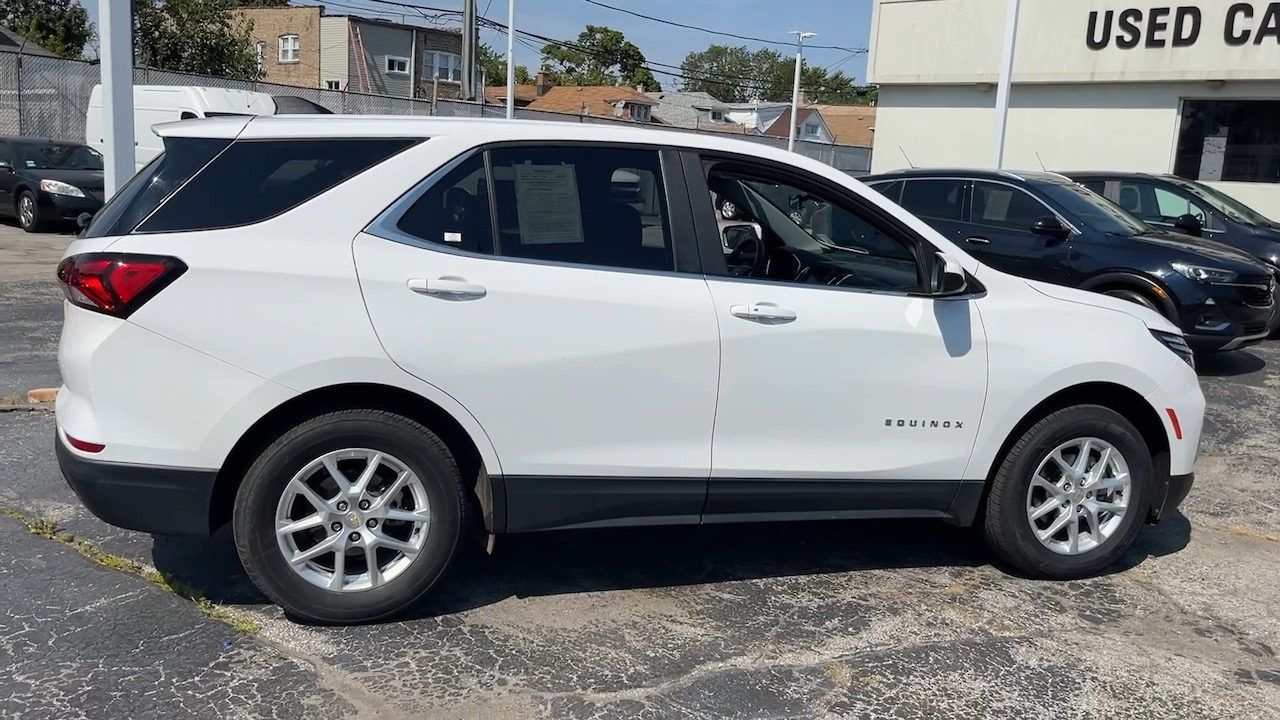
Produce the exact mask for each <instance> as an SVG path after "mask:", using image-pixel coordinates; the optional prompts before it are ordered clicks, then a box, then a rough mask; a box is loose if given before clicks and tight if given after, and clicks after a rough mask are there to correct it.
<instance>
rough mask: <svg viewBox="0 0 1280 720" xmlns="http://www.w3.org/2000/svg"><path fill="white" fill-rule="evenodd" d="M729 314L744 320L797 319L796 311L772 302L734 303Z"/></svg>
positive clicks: (787, 320) (783, 320) (784, 320)
mask: <svg viewBox="0 0 1280 720" xmlns="http://www.w3.org/2000/svg"><path fill="white" fill-rule="evenodd" d="M729 314H730V315H732V316H734V317H739V318H742V319H744V320H772V321H775V322H790V321H792V320H795V319H796V311H795V310H788V309H786V308H783V307H778V306H777V305H773V304H770V303H752V304H751V305H734V306H733V307H731V308H729Z"/></svg>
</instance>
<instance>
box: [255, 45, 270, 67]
mask: <svg viewBox="0 0 1280 720" xmlns="http://www.w3.org/2000/svg"><path fill="white" fill-rule="evenodd" d="M253 50H254V54H255V55H256V56H257V58H258V69H259V70H261V69H262V66H263V65H266V63H267V44H266V43H265V42H262V41H259V42H258V43H257V44H256V45H254V46H253Z"/></svg>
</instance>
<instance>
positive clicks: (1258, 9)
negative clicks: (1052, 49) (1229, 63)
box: [1085, 2, 1280, 50]
mask: <svg viewBox="0 0 1280 720" xmlns="http://www.w3.org/2000/svg"><path fill="white" fill-rule="evenodd" d="M1209 4H1211V5H1217V3H1216V2H1214V3H1209ZM1217 12H1218V10H1217V8H1214V13H1215V17H1212V18H1211V19H1210V21H1211V22H1215V24H1216V23H1218V22H1221V28H1222V35H1221V38H1222V42H1224V43H1225V44H1227V45H1229V46H1232V47H1239V46H1241V45H1249V44H1253V45H1262V44H1264V43H1270V44H1273V45H1276V46H1280V2H1271V3H1260V2H1236V3H1231V4H1230V5H1228V6H1226V8H1225V9H1224V10H1222V11H1221V13H1222V14H1221V15H1216V13H1217ZM1204 25H1205V14H1204V11H1202V10H1201V9H1200V8H1199V7H1196V6H1194V5H1181V6H1177V7H1155V8H1147V9H1139V8H1128V9H1126V10H1105V11H1098V10H1095V11H1093V12H1091V13H1089V31H1088V35H1087V37H1086V38H1085V41H1086V42H1087V43H1088V45H1089V49H1090V50H1104V49H1106V48H1107V47H1108V46H1109V45H1111V43H1113V42H1114V43H1115V46H1116V47H1117V48H1120V49H1122V50H1131V49H1133V48H1136V47H1138V46H1139V45H1142V46H1144V47H1148V48H1163V47H1190V46H1192V45H1195V44H1196V43H1197V42H1198V41H1199V40H1200V36H1201V31H1202V30H1203V29H1204Z"/></svg>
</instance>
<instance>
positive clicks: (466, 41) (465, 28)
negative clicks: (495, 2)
mask: <svg viewBox="0 0 1280 720" xmlns="http://www.w3.org/2000/svg"><path fill="white" fill-rule="evenodd" d="M475 97H476V0H463V3H462V99H463V100H474V99H475Z"/></svg>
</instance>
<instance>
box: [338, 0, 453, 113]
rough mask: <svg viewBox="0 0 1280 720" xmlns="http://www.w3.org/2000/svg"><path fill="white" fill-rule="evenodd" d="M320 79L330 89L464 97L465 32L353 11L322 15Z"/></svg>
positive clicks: (399, 94) (396, 95)
mask: <svg viewBox="0 0 1280 720" xmlns="http://www.w3.org/2000/svg"><path fill="white" fill-rule="evenodd" d="M320 46H321V48H322V50H321V61H320V80H321V83H322V85H321V86H322V87H325V88H328V89H330V90H347V91H350V92H357V93H365V94H370V95H389V96H392V97H404V98H407V97H420V98H421V97H427V98H429V97H431V94H432V92H433V90H434V91H438V93H439V94H438V97H443V98H456V97H458V96H459V95H460V88H461V81H462V72H461V56H462V35H461V34H460V33H457V32H450V31H448V30H437V29H434V28H424V27H418V26H415V25H403V24H400V23H394V22H390V21H387V20H376V19H370V18H363V17H358V16H355V15H325V16H323V17H322V18H320Z"/></svg>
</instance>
